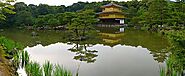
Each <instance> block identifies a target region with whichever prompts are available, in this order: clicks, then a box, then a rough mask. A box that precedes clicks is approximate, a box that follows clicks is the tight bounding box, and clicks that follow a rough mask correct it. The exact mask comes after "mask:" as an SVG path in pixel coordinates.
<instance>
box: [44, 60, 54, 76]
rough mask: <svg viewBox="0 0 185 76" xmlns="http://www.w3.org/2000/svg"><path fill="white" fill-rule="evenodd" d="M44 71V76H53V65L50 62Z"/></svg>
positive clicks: (45, 65)
mask: <svg viewBox="0 0 185 76" xmlns="http://www.w3.org/2000/svg"><path fill="white" fill-rule="evenodd" d="M43 70H44V76H52V71H53V65H52V64H51V63H50V62H49V61H47V62H46V63H45V64H44V65H43Z"/></svg>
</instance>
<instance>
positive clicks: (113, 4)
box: [101, 2, 123, 8]
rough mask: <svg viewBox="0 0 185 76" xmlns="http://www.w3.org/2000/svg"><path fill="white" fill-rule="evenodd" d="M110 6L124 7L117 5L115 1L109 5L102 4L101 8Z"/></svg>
mask: <svg viewBox="0 0 185 76" xmlns="http://www.w3.org/2000/svg"><path fill="white" fill-rule="evenodd" d="M110 6H116V7H120V8H123V6H120V5H117V4H115V3H113V2H111V3H109V4H107V5H104V6H102V7H101V8H105V7H110Z"/></svg>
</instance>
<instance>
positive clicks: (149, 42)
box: [0, 29, 168, 76]
mask: <svg viewBox="0 0 185 76" xmlns="http://www.w3.org/2000/svg"><path fill="white" fill-rule="evenodd" d="M34 32H36V33H37V34H38V36H32V33H33V30H17V29H11V30H5V31H3V32H1V33H0V34H1V35H3V36H5V37H7V38H10V39H12V40H14V41H17V42H19V43H21V44H23V45H24V46H25V49H24V50H26V51H28V53H29V54H30V58H31V60H33V61H36V62H38V63H40V64H43V63H44V62H46V61H50V62H51V63H54V64H59V65H61V66H64V67H65V68H67V69H68V70H70V71H72V73H73V75H74V76H75V74H77V73H78V74H79V76H159V75H160V74H159V73H160V72H159V71H160V67H162V66H164V63H163V62H164V60H165V59H166V57H167V54H168V51H166V50H165V48H166V47H168V41H167V40H166V39H165V37H163V36H161V35H159V34H157V33H151V32H147V31H141V30H134V29H129V30H126V31H125V32H124V33H111V32H104V31H101V32H99V33H98V35H95V36H94V38H93V39H90V40H87V41H68V40H67V35H66V34H67V33H65V31H34Z"/></svg>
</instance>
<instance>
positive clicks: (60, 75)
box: [53, 65, 72, 76]
mask: <svg viewBox="0 0 185 76" xmlns="http://www.w3.org/2000/svg"><path fill="white" fill-rule="evenodd" d="M53 76H72V73H71V72H70V71H68V70H66V69H65V68H63V67H61V66H60V65H55V70H54V72H53Z"/></svg>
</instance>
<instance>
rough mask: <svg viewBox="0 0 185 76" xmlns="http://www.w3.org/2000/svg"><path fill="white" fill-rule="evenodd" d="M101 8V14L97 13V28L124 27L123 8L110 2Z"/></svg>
mask: <svg viewBox="0 0 185 76" xmlns="http://www.w3.org/2000/svg"><path fill="white" fill-rule="evenodd" d="M101 8H102V9H103V10H102V12H99V13H97V15H98V18H99V20H100V23H99V24H98V26H104V27H114V26H123V25H124V18H125V16H124V14H123V12H122V9H123V6H120V5H117V4H115V3H113V2H111V3H109V4H107V5H104V6H102V7H101Z"/></svg>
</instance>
